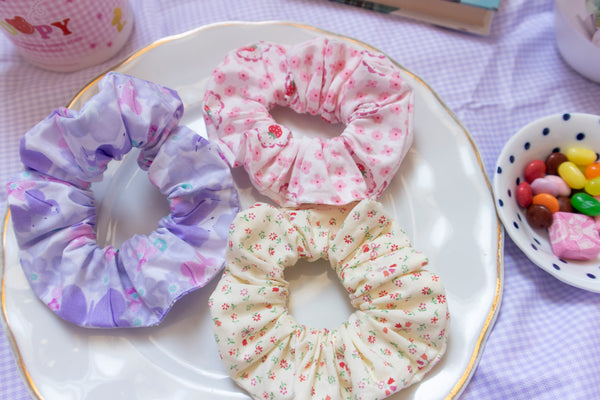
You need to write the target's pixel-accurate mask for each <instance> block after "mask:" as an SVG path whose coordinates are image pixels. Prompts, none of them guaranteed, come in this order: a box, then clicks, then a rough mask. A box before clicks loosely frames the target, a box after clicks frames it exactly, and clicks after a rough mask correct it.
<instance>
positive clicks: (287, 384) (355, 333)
mask: <svg viewBox="0 0 600 400" xmlns="http://www.w3.org/2000/svg"><path fill="white" fill-rule="evenodd" d="M299 258H306V259H307V260H308V261H315V260H317V259H320V258H324V259H328V260H329V261H330V262H331V266H332V268H333V269H334V270H335V272H336V273H337V275H338V277H339V279H340V282H341V284H342V285H343V286H344V288H345V289H346V290H347V291H348V294H349V297H350V301H351V303H352V305H353V306H354V307H355V308H356V311H355V312H354V313H353V314H351V315H350V317H349V319H348V321H347V322H345V323H343V324H342V325H341V326H338V327H337V328H335V329H333V330H327V329H317V328H309V327H306V326H303V325H300V324H298V323H297V322H296V321H295V319H294V318H293V316H292V315H290V314H289V312H288V309H287V300H288V282H286V281H285V279H284V270H285V269H286V268H288V267H290V266H292V265H294V264H295V263H296V262H297V261H298V259H299ZM426 264H427V259H426V257H425V256H424V255H422V254H421V253H419V252H417V251H415V250H414V249H413V248H412V247H411V245H410V242H409V240H408V237H407V236H406V234H405V233H404V232H403V231H402V230H401V229H400V228H399V227H398V225H397V224H396V223H395V222H394V221H393V220H392V219H391V218H390V217H389V216H388V215H387V214H386V213H385V212H384V211H383V208H382V207H381V205H380V204H379V203H378V202H376V201H373V200H363V201H361V202H359V203H352V204H349V205H347V206H344V207H333V206H316V207H315V208H305V209H278V208H275V207H272V206H270V205H267V204H263V203H257V204H255V205H254V206H253V207H250V208H249V209H246V210H244V211H242V212H240V213H239V214H238V215H237V217H236V218H235V220H234V222H233V224H232V227H231V231H230V240H229V246H228V252H227V266H226V270H225V272H224V274H223V276H222V278H221V280H220V282H219V284H218V286H217V288H216V289H215V291H214V293H213V294H212V296H211V298H210V300H209V307H210V310H211V313H212V317H213V327H214V331H215V336H216V340H217V343H218V348H219V352H220V354H221V357H222V360H223V362H224V364H225V367H226V369H227V371H228V373H229V374H230V375H231V377H232V378H233V379H234V380H235V381H236V382H237V383H238V384H239V385H240V386H241V387H242V388H244V389H245V390H247V391H248V392H249V393H250V394H251V395H252V396H253V397H254V398H255V399H311V398H314V399H330V400H333V399H362V400H366V399H382V398H384V397H387V396H389V395H391V394H393V393H395V392H397V391H399V390H401V389H402V388H404V387H406V386H409V385H411V384H413V383H415V382H418V381H420V380H421V379H422V378H423V376H424V375H425V374H426V373H427V372H428V371H429V370H430V369H431V368H432V367H433V366H434V365H435V364H436V363H437V362H438V361H439V360H440V358H441V357H442V355H443V354H444V352H445V349H446V340H447V339H446V332H447V325H448V320H449V314H448V308H447V303H446V296H445V292H444V288H443V286H442V283H441V281H440V278H439V276H438V275H436V274H434V273H431V272H429V271H427V270H425V269H423V268H424V267H425V266H426Z"/></svg>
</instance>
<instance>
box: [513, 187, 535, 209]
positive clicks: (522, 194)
mask: <svg viewBox="0 0 600 400" xmlns="http://www.w3.org/2000/svg"><path fill="white" fill-rule="evenodd" d="M532 200H533V191H532V190H531V185H530V184H529V183H527V182H521V183H519V186H517V203H519V205H520V206H521V207H523V208H527V207H529V205H530V204H531V201H532Z"/></svg>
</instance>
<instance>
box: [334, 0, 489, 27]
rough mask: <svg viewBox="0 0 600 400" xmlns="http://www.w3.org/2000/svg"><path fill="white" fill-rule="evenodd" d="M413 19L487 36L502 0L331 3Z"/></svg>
mask: <svg viewBox="0 0 600 400" xmlns="http://www.w3.org/2000/svg"><path fill="white" fill-rule="evenodd" d="M332 1H336V2H338V3H344V4H348V5H352V6H356V7H362V8H366V9H369V10H373V11H379V12H383V13H387V14H392V15H397V16H401V17H406V18H412V19H415V20H419V21H424V22H428V23H431V24H434V25H438V26H443V27H446V28H451V29H455V30H460V31H465V32H470V33H474V34H477V35H483V36H485V35H488V34H489V33H490V26H491V24H492V18H493V16H494V14H495V12H496V11H497V10H498V6H499V3H500V0H371V1H362V0H332Z"/></svg>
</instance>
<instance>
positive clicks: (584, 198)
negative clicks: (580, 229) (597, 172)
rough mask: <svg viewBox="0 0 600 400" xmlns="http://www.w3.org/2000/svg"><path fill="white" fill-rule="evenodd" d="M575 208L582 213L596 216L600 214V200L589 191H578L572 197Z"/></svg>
mask: <svg viewBox="0 0 600 400" xmlns="http://www.w3.org/2000/svg"><path fill="white" fill-rule="evenodd" d="M571 204H572V205H573V208H574V209H576V210H577V211H579V212H580V213H582V214H585V215H589V216H590V217H595V216H597V215H600V201H598V200H596V199H595V198H593V197H592V196H590V195H589V194H587V193H583V192H581V193H576V194H574V195H573V196H572V197H571Z"/></svg>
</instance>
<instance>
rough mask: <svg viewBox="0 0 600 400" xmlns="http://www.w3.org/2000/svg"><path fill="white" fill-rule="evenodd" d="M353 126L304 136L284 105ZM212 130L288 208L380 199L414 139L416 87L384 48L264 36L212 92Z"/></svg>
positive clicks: (236, 54) (233, 159)
mask: <svg viewBox="0 0 600 400" xmlns="http://www.w3.org/2000/svg"><path fill="white" fill-rule="evenodd" d="M276 105H278V106H284V107H289V108H291V109H292V110H294V111H296V112H298V113H308V114H312V115H319V116H321V117H322V118H323V119H324V120H325V121H327V122H330V123H343V124H345V125H346V127H345V129H344V131H343V132H342V134H341V135H340V136H338V137H335V138H332V139H328V140H325V139H323V138H320V137H297V136H298V135H296V136H295V135H294V134H293V133H292V132H291V131H290V129H288V128H286V127H285V126H283V125H281V124H278V123H277V122H276V121H275V120H274V119H273V117H272V116H271V115H270V113H269V110H270V109H271V108H272V107H274V106H276ZM204 114H205V121H206V124H207V130H208V136H209V137H210V138H211V139H213V140H215V141H217V142H218V143H219V145H220V147H221V150H222V152H223V153H224V156H225V158H226V159H227V161H228V162H229V164H230V165H231V166H234V167H237V166H241V165H243V166H244V167H245V169H246V170H247V172H248V173H249V175H250V179H251V181H252V183H253V184H254V186H255V187H256V188H257V189H258V190H259V192H261V193H262V194H264V195H266V196H268V197H270V198H271V199H272V200H274V201H275V202H277V203H278V204H279V205H281V206H292V205H298V204H302V203H319V204H346V203H349V202H351V201H356V200H361V199H367V198H371V199H376V198H377V197H378V196H379V195H380V194H381V192H382V191H383V190H384V189H385V188H386V186H387V185H388V184H389V182H390V180H391V179H392V177H393V176H394V174H395V172H396V171H397V170H398V167H399V166H400V163H401V161H402V160H403V158H404V156H405V154H406V152H407V151H408V149H409V147H410V145H411V144H412V137H413V136H412V115H413V90H412V88H411V87H410V86H409V85H408V84H407V83H406V82H405V81H404V80H403V79H402V77H401V75H400V70H399V69H398V67H397V66H396V65H395V64H394V63H393V62H392V61H390V60H389V59H388V58H387V57H386V56H384V55H383V54H379V53H375V52H371V51H367V50H357V49H356V48H355V47H352V46H351V45H349V44H347V43H344V42H341V41H335V40H331V39H327V38H316V39H312V40H309V41H306V42H303V43H300V44H297V45H291V46H284V45H279V44H275V43H269V42H259V43H256V44H252V45H249V46H245V47H241V48H238V49H236V50H234V51H231V52H230V53H228V54H227V56H226V57H225V59H224V60H223V61H222V62H221V63H220V64H219V65H218V66H217V67H216V69H215V70H214V72H213V74H212V77H211V78H210V79H209V82H208V86H207V90H206V92H205V97H204Z"/></svg>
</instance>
